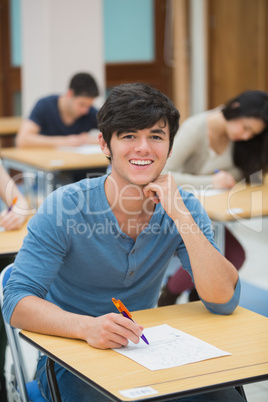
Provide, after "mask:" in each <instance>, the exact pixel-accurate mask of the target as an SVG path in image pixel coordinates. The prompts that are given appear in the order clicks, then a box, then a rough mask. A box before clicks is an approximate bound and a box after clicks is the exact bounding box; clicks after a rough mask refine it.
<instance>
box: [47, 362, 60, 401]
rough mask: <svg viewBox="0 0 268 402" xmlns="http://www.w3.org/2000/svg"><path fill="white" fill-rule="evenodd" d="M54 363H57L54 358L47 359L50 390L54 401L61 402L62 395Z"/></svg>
mask: <svg viewBox="0 0 268 402" xmlns="http://www.w3.org/2000/svg"><path fill="white" fill-rule="evenodd" d="M54 365H55V362H54V360H52V359H50V358H49V357H48V358H47V361H46V373H47V382H48V386H49V390H50V393H51V398H52V401H53V402H61V396H60V391H59V387H58V383H57V379H56V376H55V370H54Z"/></svg>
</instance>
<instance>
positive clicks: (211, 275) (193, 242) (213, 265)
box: [144, 175, 239, 314]
mask: <svg viewBox="0 0 268 402" xmlns="http://www.w3.org/2000/svg"><path fill="white" fill-rule="evenodd" d="M144 192H145V194H147V195H148V196H150V197H151V198H152V199H153V200H154V196H155V193H157V195H158V197H159V201H160V202H161V204H162V206H163V208H164V209H165V211H166V213H167V214H168V215H169V217H170V218H171V219H172V220H173V221H174V223H175V225H176V227H177V229H178V231H179V233H180V235H181V237H182V240H183V242H184V245H185V247H186V250H187V253H188V255H189V259H190V263H191V268H192V273H193V278H194V282H195V286H196V289H197V291H198V294H199V295H200V297H201V298H202V299H203V301H204V304H205V305H206V307H207V308H208V309H209V310H210V311H212V312H214V313H219V314H226V313H227V314H229V313H231V312H232V311H233V310H234V308H235V307H236V305H237V304H238V299H239V297H237V294H236V292H239V283H238V281H239V277H238V273H237V270H236V269H235V267H234V266H233V265H232V264H231V263H230V262H229V261H228V260H227V259H226V258H225V257H224V256H222V255H221V254H220V252H219V251H218V250H217V249H216V248H215V247H214V246H213V244H211V243H210V241H209V240H208V239H207V237H206V236H205V235H204V233H203V232H202V230H201V229H200V228H199V226H198V224H197V223H196V222H195V220H194V219H193V217H192V215H191V214H190V212H189V210H188V209H187V208H186V206H185V204H184V201H183V199H182V197H181V194H180V191H179V190H178V188H177V186H176V184H175V180H174V178H173V177H172V176H171V175H162V176H160V177H159V178H158V179H157V180H156V181H155V182H152V183H149V185H147V186H146V187H145V189H144ZM156 202H157V200H156ZM196 203H198V204H199V202H198V201H197V200H196ZM197 207H199V205H197ZM200 207H201V206H200ZM204 218H205V215H204ZM237 284H238V286H237ZM233 298H235V303H233Z"/></svg>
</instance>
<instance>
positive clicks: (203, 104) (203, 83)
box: [190, 0, 208, 115]
mask: <svg viewBox="0 0 268 402" xmlns="http://www.w3.org/2000/svg"><path fill="white" fill-rule="evenodd" d="M206 7H207V1H206V0H191V2H190V41H191V50H190V60H191V61H190V64H191V65H190V70H191V71H190V114H191V115H193V114H197V113H200V112H203V111H204V110H206V109H207V88H208V83H207V69H208V66H207V64H208V62H207V36H206V35H207V20H206V14H207V13H206Z"/></svg>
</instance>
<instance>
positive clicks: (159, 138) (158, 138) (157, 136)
mask: <svg viewBox="0 0 268 402" xmlns="http://www.w3.org/2000/svg"><path fill="white" fill-rule="evenodd" d="M152 139H153V140H162V137H160V136H159V135H152Z"/></svg>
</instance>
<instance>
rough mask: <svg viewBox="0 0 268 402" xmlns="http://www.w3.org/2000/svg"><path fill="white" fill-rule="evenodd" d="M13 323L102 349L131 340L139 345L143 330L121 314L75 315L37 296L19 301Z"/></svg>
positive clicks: (114, 346) (123, 344) (13, 324)
mask: <svg viewBox="0 0 268 402" xmlns="http://www.w3.org/2000/svg"><path fill="white" fill-rule="evenodd" d="M10 323H11V325H12V326H14V327H16V328H21V329H26V330H28V331H33V332H38V333H41V334H47V335H56V336H62V337H66V338H75V339H83V340H85V341H87V342H88V344H89V345H91V346H93V347H95V348H99V349H108V348H118V347H121V346H126V345H127V344H128V339H129V340H131V341H132V342H134V343H138V342H139V337H140V336H141V335H142V330H143V327H140V326H139V325H138V324H136V323H134V322H133V321H131V320H128V319H126V318H125V317H123V316H121V315H120V314H115V313H110V314H106V315H103V316H100V317H90V316H86V315H79V314H74V313H70V312H68V311H64V310H62V309H61V308H59V307H58V306H56V305H55V304H53V303H50V302H48V301H46V300H43V299H40V298H39V297H36V296H26V297H24V298H23V299H21V300H20V301H19V302H18V304H17V305H16V307H15V309H14V311H13V314H12V316H11V320H10Z"/></svg>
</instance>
